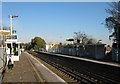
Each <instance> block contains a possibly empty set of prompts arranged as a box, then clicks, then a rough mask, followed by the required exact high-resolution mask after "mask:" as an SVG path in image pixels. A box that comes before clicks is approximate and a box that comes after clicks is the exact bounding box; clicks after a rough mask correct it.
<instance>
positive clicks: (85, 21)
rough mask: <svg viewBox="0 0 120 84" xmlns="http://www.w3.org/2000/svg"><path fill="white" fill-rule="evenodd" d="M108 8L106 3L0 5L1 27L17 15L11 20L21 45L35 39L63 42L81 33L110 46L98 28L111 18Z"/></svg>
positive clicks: (106, 33)
mask: <svg viewBox="0 0 120 84" xmlns="http://www.w3.org/2000/svg"><path fill="white" fill-rule="evenodd" d="M107 8H109V5H108V3H107V2H3V3H2V24H3V26H9V18H8V16H9V15H10V14H11V15H18V16H19V17H18V18H14V19H13V29H15V30H17V34H18V38H19V41H21V42H30V40H31V39H32V38H34V37H35V36H40V37H42V38H43V39H45V41H46V42H47V43H49V42H66V39H67V38H72V37H73V36H74V32H79V31H81V32H85V33H86V34H88V35H90V36H91V37H93V38H96V39H97V40H102V42H103V43H105V44H110V43H111V42H112V41H110V40H109V38H108V37H109V35H110V33H109V31H108V29H107V28H106V27H105V26H104V25H103V24H101V23H104V22H105V21H104V20H105V18H106V17H108V16H110V15H109V14H107V13H106V11H105V9H107Z"/></svg>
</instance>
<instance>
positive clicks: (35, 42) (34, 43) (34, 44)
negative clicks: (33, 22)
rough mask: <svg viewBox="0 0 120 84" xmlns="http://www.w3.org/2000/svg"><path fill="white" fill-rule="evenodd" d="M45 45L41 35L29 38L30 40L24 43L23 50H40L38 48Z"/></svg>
mask: <svg viewBox="0 0 120 84" xmlns="http://www.w3.org/2000/svg"><path fill="white" fill-rule="evenodd" d="M45 45H46V43H45V41H44V39H42V38H41V37H35V38H33V39H32V40H31V42H29V43H26V44H24V49H25V50H31V49H34V50H41V49H40V48H44V47H45Z"/></svg>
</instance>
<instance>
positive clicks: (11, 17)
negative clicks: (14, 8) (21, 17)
mask: <svg viewBox="0 0 120 84" xmlns="http://www.w3.org/2000/svg"><path fill="white" fill-rule="evenodd" d="M16 17H18V16H16V15H14V16H13V15H10V35H11V38H12V30H13V29H12V27H13V26H12V19H13V18H16Z"/></svg>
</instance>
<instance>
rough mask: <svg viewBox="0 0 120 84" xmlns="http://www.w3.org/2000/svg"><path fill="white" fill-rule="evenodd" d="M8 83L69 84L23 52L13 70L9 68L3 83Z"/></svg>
mask: <svg viewBox="0 0 120 84" xmlns="http://www.w3.org/2000/svg"><path fill="white" fill-rule="evenodd" d="M7 82H33V83H34V82H41V83H42V84H44V83H46V82H47V83H53V82H54V83H57V84H67V83H66V82H65V81H64V80H63V79H61V78H60V77H59V76H57V75H56V74H55V73H54V72H52V71H51V70H49V69H48V68H47V67H46V66H45V65H43V64H42V63H41V62H40V61H38V60H37V59H36V58H35V57H33V56H32V55H31V54H28V53H27V52H23V53H22V54H21V56H20V60H19V61H16V62H14V67H13V69H12V70H11V69H8V68H7V70H6V73H5V76H4V78H3V83H7Z"/></svg>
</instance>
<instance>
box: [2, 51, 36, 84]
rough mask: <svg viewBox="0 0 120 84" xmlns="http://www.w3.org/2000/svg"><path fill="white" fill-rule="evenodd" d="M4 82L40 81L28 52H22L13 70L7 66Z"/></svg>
mask: <svg viewBox="0 0 120 84" xmlns="http://www.w3.org/2000/svg"><path fill="white" fill-rule="evenodd" d="M3 82H38V80H37V77H36V74H35V71H34V69H33V67H32V65H31V64H30V62H29V60H28V58H27V54H25V53H22V54H21V56H20V61H16V62H14V67H13V69H12V70H11V69H8V68H7V67H6V73H5V76H4V78H3Z"/></svg>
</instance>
